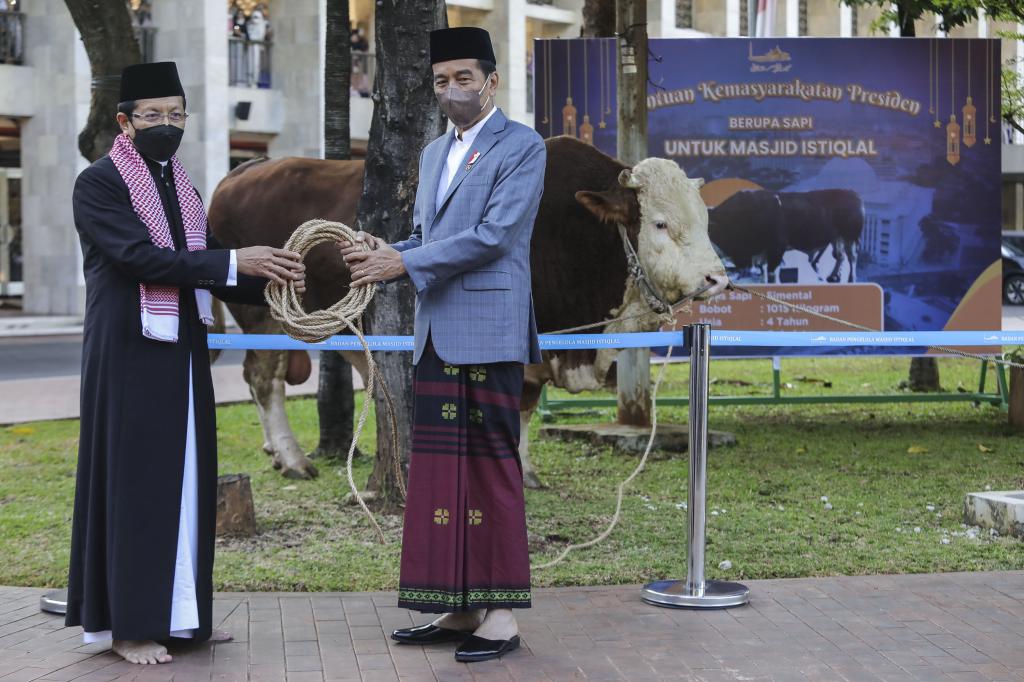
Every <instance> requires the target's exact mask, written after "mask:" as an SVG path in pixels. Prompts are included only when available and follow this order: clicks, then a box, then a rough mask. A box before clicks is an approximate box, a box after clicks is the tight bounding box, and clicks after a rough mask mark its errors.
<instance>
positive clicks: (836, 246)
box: [828, 239, 843, 284]
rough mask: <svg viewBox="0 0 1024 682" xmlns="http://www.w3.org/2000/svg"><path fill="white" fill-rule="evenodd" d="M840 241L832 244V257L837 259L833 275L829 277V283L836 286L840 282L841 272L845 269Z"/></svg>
mask: <svg viewBox="0 0 1024 682" xmlns="http://www.w3.org/2000/svg"><path fill="white" fill-rule="evenodd" d="M841 241H842V240H840V239H837V240H835V241H834V242H832V257H833V258H835V260H836V264H835V266H834V267H833V268H832V274H831V275H829V276H828V281H829V282H831V283H833V284H835V283H836V282H838V281H839V270H840V269H841V268H842V267H843V248H842V244H841Z"/></svg>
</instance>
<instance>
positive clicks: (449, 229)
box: [392, 110, 547, 365]
mask: <svg viewBox="0 0 1024 682" xmlns="http://www.w3.org/2000/svg"><path fill="white" fill-rule="evenodd" d="M454 139H455V131H454V130H452V131H449V132H448V134H446V135H442V136H441V137H439V138H437V139H436V140H434V141H433V142H431V143H430V144H429V145H427V147H426V148H425V149H424V150H423V153H422V154H420V174H419V187H418V188H417V191H416V204H415V207H414V209H413V231H412V235H411V236H410V237H409V239H406V240H405V241H401V242H398V243H397V244H393V245H392V246H394V248H396V249H398V250H399V251H401V252H402V261H403V262H404V263H405V269H406V270H407V271H408V273H409V277H410V278H411V279H412V281H413V284H414V285H415V286H416V322H415V329H416V351H415V353H414V355H413V362H414V363H418V362H419V361H420V357H421V356H422V354H423V349H424V347H425V346H426V342H427V338H428V336H429V338H430V339H431V341H432V342H433V345H434V350H435V351H436V352H437V354H438V356H439V357H440V358H441V359H442V360H444V361H445V362H448V363H451V364H455V365H466V364H482V363H488V362H521V363H523V364H529V363H535V362H540V361H541V356H540V346H539V345H538V342H537V323H536V321H535V319H534V315H533V295H532V293H531V290H530V237H531V235H532V234H533V221H534V219H535V218H536V217H537V208H538V206H539V205H540V197H541V193H542V192H543V191H544V165H545V162H546V159H547V151H546V149H545V146H544V141H543V140H542V139H541V137H540V135H538V134H537V133H536V132H535V131H534V130H532V129H531V128H528V127H526V126H524V125H522V124H520V123H516V122H514V121H509V120H508V119H507V118H505V116H504V114H503V113H502V112H501V111H500V110H499V111H497V112H495V114H494V115H493V116H491V118H490V119H489V120H488V121H487V122H486V123H485V124H484V128H483V129H482V130H481V131H480V133H479V135H477V138H476V141H475V142H474V144H473V146H472V147H471V148H470V150H469V151H468V152H466V158H465V159H463V161H462V165H461V167H460V168H459V171H458V173H456V175H455V177H454V178H453V179H452V183H451V186H449V187H448V191H447V192H446V193H445V195H444V199H443V200H442V201H441V204H440V205H435V204H436V196H437V189H438V183H439V182H440V181H441V177H442V173H443V172H444V166H445V162H446V161H447V158H448V149H449V148H450V147H451V144H452V140H454ZM476 152H479V156H477V157H476V161H474V162H473V163H472V164H470V160H471V159H472V158H473V156H474V154H475V153H476Z"/></svg>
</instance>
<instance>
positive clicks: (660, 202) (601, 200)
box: [576, 158, 729, 303]
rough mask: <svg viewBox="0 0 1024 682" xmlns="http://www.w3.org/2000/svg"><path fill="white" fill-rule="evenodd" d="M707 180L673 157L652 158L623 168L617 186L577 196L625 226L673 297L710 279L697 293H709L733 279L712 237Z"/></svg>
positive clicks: (654, 277) (649, 269)
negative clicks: (689, 173) (703, 188)
mask: <svg viewBox="0 0 1024 682" xmlns="http://www.w3.org/2000/svg"><path fill="white" fill-rule="evenodd" d="M703 184H704V181H703V180H701V179H700V178H697V179H691V178H688V177H686V174H685V173H684V172H683V171H682V169H681V168H679V166H678V165H677V164H675V163H674V162H672V161H668V160H666V159H654V158H652V159H645V160H643V161H641V162H640V163H638V164H637V165H636V166H634V167H633V168H626V169H624V170H623V171H622V172H621V173H620V174H619V180H618V186H616V187H613V188H612V189H610V190H607V191H604V192H589V191H581V192H577V193H576V200H577V201H579V202H580V203H581V204H583V206H585V207H586V208H587V210H589V211H590V212H591V213H593V214H594V215H595V216H597V217H598V218H599V219H601V220H602V221H604V222H606V223H611V224H615V223H621V224H623V225H625V226H626V231H627V233H628V234H629V236H630V239H631V240H634V246H635V248H636V251H637V255H638V256H639V257H640V264H641V265H643V268H644V270H645V271H646V272H647V275H648V277H650V278H651V280H653V282H654V284H655V285H657V287H658V288H659V289H660V290H661V291H662V293H663V294H664V295H665V298H666V299H668V302H670V303H674V302H676V301H679V300H680V299H682V298H683V297H684V296H686V295H688V294H692V293H693V292H695V291H699V290H700V289H702V288H704V287H706V286H708V285H711V288H710V289H708V290H707V291H705V292H704V293H703V294H701V295H700V296H699V297H698V298H702V299H704V298H710V297H712V296H715V295H717V294H718V293H720V292H721V291H722V290H723V289H724V288H725V287H726V285H728V283H729V278H728V276H727V275H726V273H725V266H724V265H723V264H722V261H721V259H719V257H718V255H717V254H716V253H715V249H714V247H713V246H712V245H711V240H710V239H709V238H708V209H707V206H705V205H704V201H703V200H702V199H701V198H700V192H699V189H700V187H701V185H703Z"/></svg>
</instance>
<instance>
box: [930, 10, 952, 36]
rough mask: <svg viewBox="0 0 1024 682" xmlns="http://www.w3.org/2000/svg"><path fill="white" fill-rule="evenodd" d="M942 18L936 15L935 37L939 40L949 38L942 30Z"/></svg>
mask: <svg viewBox="0 0 1024 682" xmlns="http://www.w3.org/2000/svg"><path fill="white" fill-rule="evenodd" d="M941 27H942V17H941V16H940V15H938V14H936V15H935V29H934V31H935V37H937V38H948V37H949V34H948V33H947V32H946V31H943V30H942V28H941Z"/></svg>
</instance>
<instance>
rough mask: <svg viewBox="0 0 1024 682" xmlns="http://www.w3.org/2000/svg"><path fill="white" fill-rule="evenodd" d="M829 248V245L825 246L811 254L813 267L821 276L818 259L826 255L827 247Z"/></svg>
mask: <svg viewBox="0 0 1024 682" xmlns="http://www.w3.org/2000/svg"><path fill="white" fill-rule="evenodd" d="M827 248H828V247H827V246H823V247H821V248H820V249H818V250H817V251H815V252H814V253H813V254H812V255H811V267H812V268H813V269H814V272H815V274H817V275H818V276H819V277H820V276H821V272H819V271H818V261H820V260H821V257H822V256H823V255H825V249H827Z"/></svg>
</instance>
